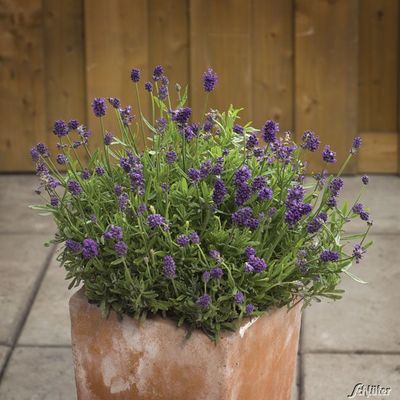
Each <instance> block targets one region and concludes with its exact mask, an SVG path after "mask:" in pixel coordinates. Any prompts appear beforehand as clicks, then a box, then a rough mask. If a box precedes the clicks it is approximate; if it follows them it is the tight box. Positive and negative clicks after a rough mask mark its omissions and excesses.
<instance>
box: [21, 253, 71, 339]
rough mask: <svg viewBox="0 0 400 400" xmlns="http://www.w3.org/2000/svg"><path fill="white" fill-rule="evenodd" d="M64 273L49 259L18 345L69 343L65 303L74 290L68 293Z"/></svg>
mask: <svg viewBox="0 0 400 400" xmlns="http://www.w3.org/2000/svg"><path fill="white" fill-rule="evenodd" d="M68 283H69V282H68V281H66V280H65V270H64V268H60V266H59V263H58V262H57V260H56V254H55V255H54V256H53V258H52V261H51V263H50V265H49V268H48V270H47V272H46V276H45V278H44V280H43V282H42V285H41V287H40V290H39V293H38V295H37V297H36V300H35V303H34V304H33V307H32V310H31V312H30V314H29V317H28V320H27V322H26V324H25V327H24V330H23V331H22V335H21V337H20V339H19V344H24V345H67V346H69V345H70V344H71V332H70V331H71V324H70V319H69V310H68V301H69V298H70V296H71V295H72V294H73V293H74V292H75V291H76V290H77V289H72V290H68Z"/></svg>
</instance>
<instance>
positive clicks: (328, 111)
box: [295, 0, 358, 171]
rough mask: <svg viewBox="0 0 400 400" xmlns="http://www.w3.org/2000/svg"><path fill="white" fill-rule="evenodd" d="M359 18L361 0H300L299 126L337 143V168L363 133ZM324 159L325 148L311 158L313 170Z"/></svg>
mask: <svg viewBox="0 0 400 400" xmlns="http://www.w3.org/2000/svg"><path fill="white" fill-rule="evenodd" d="M357 21H358V1H356V0H336V1H331V0H320V1H317V2H316V1H312V0H297V1H296V21H295V24H296V28H295V32H296V48H295V54H296V60H295V75H296V76H295V80H296V84H295V90H296V118H295V124H296V132H297V136H298V137H299V136H300V135H301V134H302V132H303V131H304V130H306V129H311V130H313V131H315V132H316V133H317V134H318V135H320V137H321V139H322V142H323V143H324V144H328V143H330V144H331V145H332V149H333V150H334V151H336V152H337V156H338V157H337V159H338V162H337V164H336V166H335V167H333V168H332V170H334V169H335V168H336V169H338V168H339V167H340V165H341V164H342V162H343V161H344V159H345V158H346V157H347V155H348V152H349V149H350V146H351V141H352V139H353V137H354V136H356V134H357V53H358V43H357V40H358V24H357ZM322 165H323V163H322V160H321V157H320V154H318V155H314V157H312V158H310V171H313V170H314V171H315V170H319V169H320V168H321V167H322ZM354 168H355V167H354V166H350V168H349V169H348V171H354Z"/></svg>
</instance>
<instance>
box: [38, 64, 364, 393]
mask: <svg viewBox="0 0 400 400" xmlns="http://www.w3.org/2000/svg"><path fill="white" fill-rule="evenodd" d="M131 79H132V81H133V85H134V89H135V92H136V96H137V107H138V116H137V117H135V116H134V115H133V113H132V108H131V107H130V106H122V105H121V102H120V100H119V99H117V98H109V99H108V102H107V101H106V99H104V98H96V99H94V100H93V103H92V109H93V112H94V114H95V116H96V117H97V118H98V120H99V130H98V131H96V133H93V135H94V134H95V135H101V139H102V146H101V148H100V149H95V150H93V149H92V148H91V147H90V146H89V142H90V136H91V134H92V133H91V131H90V130H89V129H87V128H86V127H85V126H83V125H82V124H80V123H79V122H78V121H75V120H71V121H69V122H68V123H67V122H65V121H63V120H58V121H56V122H55V124H54V129H53V132H54V134H55V135H56V136H58V138H59V143H58V144H57V148H58V154H57V155H56V156H55V157H54V158H53V157H51V156H50V153H49V150H48V148H47V146H46V145H44V144H42V143H39V144H38V145H36V146H35V147H33V148H32V149H31V156H32V158H33V160H34V161H35V162H36V163H37V164H36V171H37V175H38V176H39V178H40V181H41V186H40V189H39V192H40V191H43V192H46V193H47V194H48V196H49V197H48V200H46V202H47V203H48V204H45V205H40V206H35V207H34V208H36V209H39V210H40V211H42V212H45V213H49V214H51V215H52V216H53V217H54V219H55V221H56V223H57V226H58V232H57V234H56V236H55V239H54V240H53V242H54V243H57V244H60V245H62V247H61V252H60V255H59V260H60V262H61V265H63V266H64V268H65V270H66V272H67V275H66V279H68V280H70V281H71V282H70V285H69V287H70V288H74V287H78V286H80V285H82V288H81V289H80V290H79V291H78V292H77V293H76V294H75V295H74V296H72V299H71V301H70V312H71V322H72V344H73V353H74V362H75V373H76V383H77V391H78V398H79V399H80V400H82V399H174V400H179V399H185V400H186V399H207V400H217V399H218V400H220V399H226V400H228V399H246V400H254V399H266V398H268V399H271V400H275V399H289V398H290V390H291V386H292V380H293V373H294V368H295V360H296V353H297V344H298V335H299V328H300V310H301V308H302V307H304V306H306V305H308V304H309V303H310V301H311V300H312V299H316V300H319V299H320V298H322V297H327V298H330V299H338V298H340V297H341V295H342V292H343V291H342V290H340V289H338V288H337V285H338V283H339V282H340V279H341V276H342V274H347V275H350V276H351V277H353V278H354V279H358V278H356V277H355V276H354V275H353V274H352V273H351V272H350V271H349V267H350V266H351V264H352V262H353V261H355V262H356V263H358V262H359V261H360V259H361V258H362V256H363V253H365V251H366V248H367V247H368V246H369V244H370V243H365V239H366V235H367V233H368V231H369V229H370V226H371V222H370V218H369V214H368V212H367V211H366V210H365V209H364V207H363V206H362V204H361V203H359V201H358V199H357V200H356V201H355V202H354V204H352V205H351V206H349V207H348V206H347V205H346V204H344V205H343V206H340V207H339V206H338V204H337V199H338V196H339V192H340V190H341V189H342V186H343V180H342V179H341V177H340V176H341V174H342V171H343V169H344V168H345V166H346V164H347V162H348V161H349V160H350V158H351V157H352V156H353V155H354V154H355V153H356V152H357V151H358V149H359V148H360V146H361V139H360V138H358V137H357V138H355V139H354V142H353V145H352V148H351V149H349V156H348V158H347V160H346V162H345V163H344V165H343V167H342V168H341V169H340V172H339V173H338V174H336V175H335V176H333V175H328V173H327V171H326V170H325V169H324V170H322V171H321V172H319V173H315V174H313V177H312V178H313V179H309V180H305V176H306V173H307V171H306V163H304V162H303V161H302V155H304V154H305V153H306V152H317V151H318V150H319V147H320V140H319V138H318V136H316V135H315V134H314V133H313V132H311V131H306V132H304V134H303V135H302V137H301V140H300V143H299V144H298V145H296V144H295V143H294V142H293V139H292V137H291V135H290V133H287V132H286V133H283V134H280V133H279V125H278V123H276V122H274V121H272V120H268V121H267V122H266V123H265V124H264V125H263V126H262V127H261V129H260V130H258V129H254V128H252V127H251V126H250V124H246V125H240V124H239V111H240V110H238V109H234V108H233V107H232V106H231V107H230V108H229V109H228V110H226V111H224V112H220V111H218V110H213V109H208V108H207V98H208V96H209V94H210V93H211V92H212V91H213V90H214V88H215V85H216V83H217V75H216V74H215V73H214V71H213V70H212V69H208V70H207V71H206V72H205V73H204V76H203V85H204V90H205V94H206V96H205V98H206V100H205V102H206V104H205V106H204V110H205V113H204V114H203V115H201V116H200V120H199V122H198V123H196V122H191V114H192V110H191V108H189V107H188V106H187V105H186V102H187V97H188V96H187V89H186V90H185V91H183V92H182V90H181V88H180V87H179V85H177V86H176V88H175V93H170V89H169V85H168V78H167V77H166V76H165V74H164V70H163V68H162V67H161V66H157V67H156V68H155V69H154V72H153V75H152V81H151V82H150V81H149V82H146V83H145V84H144V88H145V90H146V91H147V92H148V96H149V97H150V100H149V101H151V105H152V108H151V109H152V113H151V115H150V117H148V118H146V117H145V116H144V115H143V114H142V112H141V108H140V96H139V94H140V91H141V90H139V85H141V83H140V71H139V70H138V69H133V70H132V73H131ZM172 104H174V105H172ZM106 114H114V118H115V119H116V122H117V124H118V126H119V129H120V134H119V135H115V134H114V133H111V132H109V131H106V130H104V128H103V118H105V117H106ZM111 117H112V115H111ZM140 141H141V142H142V143H145V144H146V146H145V148H143V149H140V148H139V145H138V143H139V142H140ZM82 153H83V154H86V157H82ZM321 157H322V159H323V160H324V161H325V163H326V164H325V165H329V164H332V163H335V162H336V159H335V152H334V151H333V150H332V149H331V148H330V147H329V146H328V145H327V146H325V148H324V149H323V150H322V154H321ZM56 164H58V165H60V166H62V167H63V168H64V170H65V173H61V172H59V170H58V168H57V166H56ZM308 172H310V171H308ZM367 183H368V177H366V176H364V177H363V178H362V184H364V185H366V184H367ZM360 185H361V182H360ZM354 218H361V219H362V220H364V221H365V222H366V228H365V232H363V233H360V234H356V235H355V234H352V235H347V234H346V233H345V231H344V225H345V224H346V223H347V222H349V221H350V220H352V219H354ZM354 240H357V242H356V243H355V244H354V242H353V244H352V247H350V248H349V247H348V246H349V243H350V242H351V241H354Z"/></svg>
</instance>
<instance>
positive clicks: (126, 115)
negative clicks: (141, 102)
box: [119, 105, 135, 126]
mask: <svg viewBox="0 0 400 400" xmlns="http://www.w3.org/2000/svg"><path fill="white" fill-rule="evenodd" d="M119 115H120V116H121V120H122V123H123V124H124V126H129V125H130V124H131V122H132V120H133V119H134V118H135V116H134V115H133V114H132V106H129V105H128V106H126V107H125V108H120V109H119Z"/></svg>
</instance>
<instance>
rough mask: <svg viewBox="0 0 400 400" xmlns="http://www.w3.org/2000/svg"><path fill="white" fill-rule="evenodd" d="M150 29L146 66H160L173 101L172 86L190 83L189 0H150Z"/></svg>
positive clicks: (173, 91)
mask: <svg viewBox="0 0 400 400" xmlns="http://www.w3.org/2000/svg"><path fill="white" fill-rule="evenodd" d="M149 26H150V27H151V29H150V31H149V67H150V69H152V68H153V67H154V66H155V65H158V64H162V65H163V67H164V69H165V73H166V75H167V76H168V78H169V81H170V96H171V98H172V99H176V98H177V96H176V95H175V83H179V84H180V85H181V86H182V88H184V87H185V86H186V85H188V84H189V2H188V0H149ZM149 72H150V71H149Z"/></svg>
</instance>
